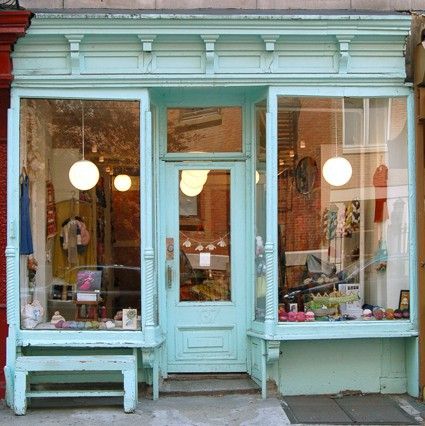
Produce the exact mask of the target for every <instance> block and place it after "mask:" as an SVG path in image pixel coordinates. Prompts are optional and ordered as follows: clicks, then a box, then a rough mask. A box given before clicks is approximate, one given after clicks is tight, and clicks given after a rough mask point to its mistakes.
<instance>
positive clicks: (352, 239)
mask: <svg viewBox="0 0 425 426" xmlns="http://www.w3.org/2000/svg"><path fill="white" fill-rule="evenodd" d="M409 30H410V17H409V16H406V15H376V16H375V15H355V14H352V15H295V14H288V15H277V14H276V15H253V14H246V15H243V14H240V15H238V14H226V15H218V14H206V15H204V14H191V13H187V14H181V15H174V14H164V15H159V14H137V13H135V14H120V13H114V14H102V13H90V14H79V13H65V14H56V13H38V14H36V15H35V17H34V18H33V20H32V24H31V27H30V29H29V31H28V34H27V36H26V37H25V38H24V39H22V40H20V41H19V42H18V43H17V46H16V48H15V52H14V54H13V60H14V72H15V80H14V84H13V90H12V107H11V110H10V114H9V120H10V121H9V124H10V126H9V129H10V135H9V147H8V152H9V154H8V155H9V161H8V218H9V221H8V246H7V250H6V256H7V268H8V269H7V283H8V324H9V338H8V348H7V365H6V368H5V371H6V377H7V383H8V387H7V401H8V404H9V405H10V406H11V407H12V408H14V409H15V411H16V412H17V413H18V414H24V413H25V388H27V391H26V396H28V397H35V396H38V397H43V396H47V394H39V395H36V394H35V393H34V392H36V391H35V390H34V391H32V390H31V386H32V385H35V384H39V383H48V382H62V381H64V380H65V381H67V380H68V381H78V380H79V379H81V378H82V377H83V375H82V374H81V373H77V374H78V375H79V376H80V377H79V378H76V377H75V376H73V375H72V374H73V371H74V370H73V367H72V365H73V361H75V362H76V365H77V364H78V362H79V361H83V360H84V357H90V363H91V365H92V366H93V368H91V370H93V371H86V373H85V374H86V375H87V376H86V377H87V378H88V379H87V380H86V381H90V382H92V383H94V382H98V381H105V382H107V381H111V380H115V379H117V380H118V379H119V376H118V375H117V376H113V375H112V374H113V373H111V372H110V370H111V369H112V370H113V368H112V367H111V365H112V364H111V363H112V360H113V357H114V356H116V357H117V358H116V359H117V360H121V361H122V362H123V365H124V364H125V363H126V362H127V361H128V360H130V359H131V360H133V361H134V360H135V361H136V362H135V364H134V363H133V361H131V362H130V361H128V362H129V364H126V367H125V368H124V367H123V368H124V369H125V371H130V373H128V374H129V375H130V374H131V372H133V373H134V372H135V371H138V375H137V378H136V380H137V381H138V382H148V383H150V384H152V385H153V397H154V398H157V397H158V383H159V380H160V379H161V378H166V377H167V375H168V374H169V373H173V374H174V373H191V372H193V373H197V372H198V373H200V372H202V373H214V372H222V373H226V372H246V373H248V374H249V375H250V376H251V377H252V378H253V379H254V380H255V381H257V382H258V384H259V385H260V386H261V388H262V393H263V396H264V397H266V393H267V390H266V389H267V387H266V386H267V381H268V380H272V381H274V382H275V383H276V384H277V387H278V389H279V391H280V392H281V393H282V394H284V395H297V394H329V393H336V392H339V391H343V390H360V391H362V392H382V393H404V392H408V393H409V394H411V395H414V396H417V395H418V350H417V336H418V331H417V309H416V291H417V290H416V282H417V271H416V264H417V257H416V226H415V223H416V218H415V203H416V195H415V191H416V189H415V145H414V125H413V122H414V121H413V93H412V90H411V86H410V85H409V84H408V83H405V61H404V56H403V51H404V46H405V41H406V37H407V36H408V34H409ZM82 148H83V149H84V152H83V154H84V155H83V157H85V159H88V160H89V161H91V162H92V163H94V164H95V169H96V170H97V172H98V176H97V179H95V181H94V183H93V185H92V186H90V185H87V187H85V188H82V187H80V185H82V186H84V185H85V184H86V183H87V181H88V177H86V176H85V175H84V173H85V172H84V173H83V172H79V173H77V176H76V178H75V179H77V180H78V178H80V181H82V183H81V182H80V183H75V182H74V181H72V179H71V180H69V178H68V170H69V168H70V167H71V166H72V165H73V164H75V163H77V162H79V160H81V158H82V155H81V154H82V152H81V150H82ZM333 156H337V157H338V158H341V157H343V158H345V159H346V160H348V163H349V164H350V167H351V169H352V172H351V173H350V176H349V180H348V182H347V181H345V182H343V183H342V184H341V183H338V184H335V182H334V183H332V182H331V181H332V177H337V178H339V177H341V173H343V171H341V170H337V169H336V168H332V169H331V173H330V175H331V176H330V177H324V176H322V169H323V166H324V165H325V163H326V161H327V160H328V159H329V158H332V157H333ZM344 164H346V163H344ZM332 167H336V166H332ZM344 167H345V166H344ZM382 172H383V173H382ZM323 173H324V172H323ZM25 174H27V175H28V177H29V180H30V200H31V201H30V206H29V208H30V223H31V229H32V240H33V241H32V242H33V245H34V247H33V251H32V252H33V257H34V258H35V259H36V260H37V262H38V267H37V268H35V269H36V273H35V278H34V275H33V276H31V274H30V273H29V272H30V270H31V261H32V259H33V257H32V256H31V255H30V253H28V250H27V251H25V250H22V245H21V247H20V240H21V241H22V239H20V237H21V234H22V233H23V232H26V231H27V230H23V228H22V226H21V227H19V214H20V207H19V206H20V191H19V182H20V178H21V182H22V177H25V176H24V175H25ZM118 175H121V176H125V179H127V178H128V177H130V180H131V183H130V184H129V185H130V186H129V187H128V188H127V189H125V190H123V189H118V181H117V176H118ZM99 176H100V178H99ZM46 181H47V182H48V185H47V186H46ZM96 182H97V184H96ZM94 185H96V186H94ZM52 188H53V190H54V195H55V201H54V202H52V199H51V197H50V195H51V191H52ZM383 188H384V189H383ZM49 197H50V198H49ZM52 208H54V209H53V211H54V213H52ZM21 214H22V208H21ZM52 218H53V219H52ZM49 220H50V222H49ZM332 221H333V222H332ZM331 223H334V225H335V226H334V225H332V226H331V225H330V224H331ZM52 224H53V225H52ZM86 229H87V232H88V234H89V237H87V238H86V241H85V243H84V242H83V241H81V240H82V237H83V235H85V234H84V232H85V230H86ZM78 238H80V239H78ZM74 239H75V242H74V243H75V247H74V246H73V245H72V244H73V243H72V241H74ZM87 239H88V240H89V241H88V242H87ZM74 248H75V250H74ZM312 259H316V261H317V259H319V264H321V265H322V266H321V268H322V269H321V270H320V271H319V272H318V271H317V270H314V268H311V267H310V266H311V263H309V262H310V261H311V260H312ZM28 262H29V263H28ZM28 265H30V266H28ZM325 268H328V269H327V272H326V271H325ZM353 268H354V271H353ZM99 271H101V272H99ZM84 274H85V275H84ZM87 277H90V280H91V279H93V283H92V288H90V289H89V287H84V286H87V285H88V284H87V281H84V280H85V279H87ZM99 277H100V278H99ZM97 279H99V281H96V280H97ZM350 286H351V287H350ZM316 287H317V288H316ZM315 288H316V290H315ZM88 289H89V291H87V290H88ZM349 290H350V291H351V293H350V291H349ZM353 294H354V296H353ZM332 297H336V299H332V300H333V302H332V301H331V298H332ZM338 298H339V299H338ZM335 300H337V301H336V302H335ZM363 305H367V306H363ZM399 308H400V309H399ZM394 310H397V312H394ZM295 311H298V312H295ZM378 311H379V312H381V313H379V312H378ZM402 311H403V312H402ZM57 312H58V313H57ZM312 317H314V321H308V320H307V319H310V320H311V319H312ZM383 317H384V318H383ZM394 317H395V318H394ZM382 318H383V319H382ZM124 355H125V356H126V357H129V358H125V357H124ZM42 356H48V357H50V358H51V361H52V362H53V363H54V361H55V359H56V360H57V362H56V364H54V365H53V364H52V362H50V363H49V360H42V359H41V357H42ZM61 356H66V357H67V358H68V359H69V365H70V367H69V368H66V369H63V368H61V362H63V358H59V357H61ZM37 357H38V358H37ZM56 357H57V358H56ZM73 357H75V358H73ZM78 357H81V358H78ZM102 357H109V358H102ZM120 357H124V358H120ZM77 358H78V359H77ZM31 363H33V366H35V365H37V367H33V368H32V367H31ZM62 365H63V364H62ZM118 369H119V368H118ZM65 370H66V371H65ZM88 370H90V368H88ZM76 371H78V367H76V368H75V371H74V373H75V372H76ZM106 372H109V373H111V374H110V375H107V374H106ZM20 373H22V374H20ZM122 373H123V374H124V370H122ZM124 377H125V374H124ZM30 384H31V386H30ZM133 387H134V386H133ZM127 390H128V389H127ZM22 392H24V397H23V396H22ZM81 392H82V393H81V395H84V394H85V393H84V391H81ZM126 392H127V391H126ZM64 395H65V394H64ZM126 398H127V403H125V409H126V411H132V409H134V404H133V402H134V400H135V399H137V389H136V390H135V391H134V389H133V391H132V392H130V394H128V393H127V394H126V395H124V399H125V400H126ZM22 401H24V402H22ZM126 404H127V405H126Z"/></svg>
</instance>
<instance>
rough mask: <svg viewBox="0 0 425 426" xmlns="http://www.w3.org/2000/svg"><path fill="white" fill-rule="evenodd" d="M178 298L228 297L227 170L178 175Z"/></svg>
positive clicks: (228, 183) (205, 298)
mask: <svg viewBox="0 0 425 426" xmlns="http://www.w3.org/2000/svg"><path fill="white" fill-rule="evenodd" d="M179 188H180V189H179V232H180V301H186V302H211V301H229V300H230V298H231V294H230V293H231V285H230V284H231V283H230V265H231V262H230V171H229V170H193V169H186V170H182V171H181V172H180V176H179Z"/></svg>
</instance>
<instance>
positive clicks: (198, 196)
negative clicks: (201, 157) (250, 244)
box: [164, 162, 247, 372]
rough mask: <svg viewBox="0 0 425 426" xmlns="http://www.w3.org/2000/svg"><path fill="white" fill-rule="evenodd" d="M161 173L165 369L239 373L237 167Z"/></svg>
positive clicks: (184, 166) (241, 292)
mask: <svg viewBox="0 0 425 426" xmlns="http://www.w3.org/2000/svg"><path fill="white" fill-rule="evenodd" d="M165 171H166V173H165V175H166V194H164V195H165V196H166V197H167V202H166V203H164V206H166V207H165V208H166V214H165V215H166V240H165V250H166V255H165V258H166V261H165V263H166V265H165V267H166V274H165V276H166V281H167V283H166V288H167V290H166V292H167V362H168V371H169V372H241V371H246V369H247V367H246V288H245V287H246V282H247V280H246V274H245V270H246V268H245V266H244V262H245V256H244V252H245V244H246V239H245V211H246V208H245V190H244V183H245V178H244V163H243V162H226V163H224V162H223V163H218V162H208V163H202V162H198V163H187V162H185V163H167V164H166V167H165Z"/></svg>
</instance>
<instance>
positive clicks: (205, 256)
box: [199, 253, 211, 267]
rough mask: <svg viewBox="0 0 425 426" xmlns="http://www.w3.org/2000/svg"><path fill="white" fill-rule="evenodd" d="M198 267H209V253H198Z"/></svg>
mask: <svg viewBox="0 0 425 426" xmlns="http://www.w3.org/2000/svg"><path fill="white" fill-rule="evenodd" d="M199 266H207V267H209V266H211V253H199Z"/></svg>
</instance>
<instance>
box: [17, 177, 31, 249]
mask: <svg viewBox="0 0 425 426" xmlns="http://www.w3.org/2000/svg"><path fill="white" fill-rule="evenodd" d="M29 191H30V182H29V178H28V176H27V175H26V174H25V176H23V177H22V180H21V196H20V200H19V205H20V245H19V253H20V254H32V253H33V252H34V248H33V245H32V233H31V218H30V194H29Z"/></svg>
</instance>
